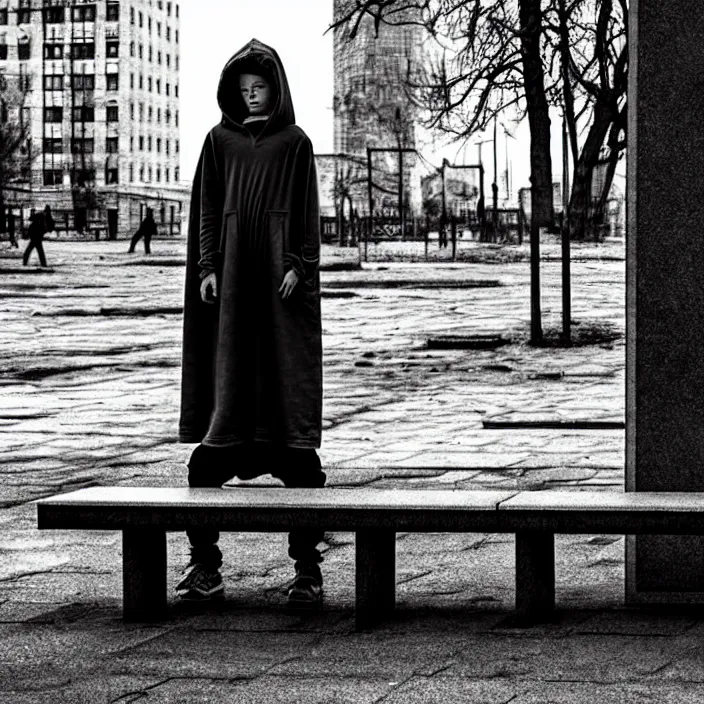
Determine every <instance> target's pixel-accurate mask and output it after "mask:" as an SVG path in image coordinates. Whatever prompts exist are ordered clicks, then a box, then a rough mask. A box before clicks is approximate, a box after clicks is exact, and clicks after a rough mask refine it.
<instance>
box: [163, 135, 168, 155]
mask: <svg viewBox="0 0 704 704" xmlns="http://www.w3.org/2000/svg"><path fill="white" fill-rule="evenodd" d="M164 147H165V148H166V156H168V155H169V140H168V139H167V140H165V143H164Z"/></svg>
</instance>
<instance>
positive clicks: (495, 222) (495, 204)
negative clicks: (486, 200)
mask: <svg viewBox="0 0 704 704" xmlns="http://www.w3.org/2000/svg"><path fill="white" fill-rule="evenodd" d="M496 123H497V117H496V115H494V183H492V184H491V191H492V195H493V208H494V212H493V214H492V216H493V217H492V221H493V228H494V242H496V239H497V236H498V232H499V184H498V183H497V182H496V179H497V176H498V174H497V172H498V167H497V164H496V160H497V156H496V146H497V145H496Z"/></svg>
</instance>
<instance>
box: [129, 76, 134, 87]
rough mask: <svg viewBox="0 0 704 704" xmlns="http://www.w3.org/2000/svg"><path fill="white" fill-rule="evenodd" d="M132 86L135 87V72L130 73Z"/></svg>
mask: <svg viewBox="0 0 704 704" xmlns="http://www.w3.org/2000/svg"><path fill="white" fill-rule="evenodd" d="M130 88H134V73H130Z"/></svg>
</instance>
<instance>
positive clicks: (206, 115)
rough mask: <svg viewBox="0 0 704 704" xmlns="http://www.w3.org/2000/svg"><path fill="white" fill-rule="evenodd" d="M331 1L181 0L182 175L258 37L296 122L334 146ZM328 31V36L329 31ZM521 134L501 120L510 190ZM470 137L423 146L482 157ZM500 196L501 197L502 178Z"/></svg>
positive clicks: (487, 161) (517, 182)
mask: <svg viewBox="0 0 704 704" xmlns="http://www.w3.org/2000/svg"><path fill="white" fill-rule="evenodd" d="M332 3H333V0H182V2H181V33H180V34H181V79H180V95H181V98H180V112H181V178H182V180H183V181H185V182H188V181H190V180H191V179H192V178H193V172H194V170H195V166H196V162H197V159H198V155H199V153H200V148H201V145H202V144H203V139H204V138H205V135H206V134H207V132H208V131H209V130H210V129H211V128H212V127H213V126H214V125H215V124H216V123H217V122H218V121H219V120H220V110H219V108H218V105H217V100H216V91H217V84H218V79H219V77H220V72H221V71H222V68H223V66H224V65H225V63H226V62H227V60H228V59H229V58H230V57H231V56H232V55H233V54H234V53H235V52H236V51H237V50H239V49H240V48H241V47H242V46H243V45H244V44H246V43H247V42H248V41H249V40H250V39H252V38H253V37H256V38H257V39H259V40H261V41H263V42H264V43H266V44H269V45H270V46H272V47H274V49H276V51H277V52H278V53H279V56H280V57H281V60H282V61H283V64H284V67H285V69H286V74H287V76H288V80H289V84H290V87H291V93H292V96H293V104H294V108H295V110H296V122H297V123H298V124H299V125H300V126H301V127H302V128H303V130H305V132H306V133H307V134H308V136H309V137H310V139H311V141H312V142H313V148H314V151H315V152H316V153H318V154H323V153H330V152H332V151H333V114H332V97H333V56H332V33H331V32H330V33H328V34H326V35H324V32H325V30H326V29H327V27H328V26H329V24H330V22H331V21H332ZM323 35H324V36H323ZM515 135H516V137H517V139H515V140H506V139H505V138H504V136H503V131H502V130H501V128H500V127H499V138H498V140H497V142H498V168H499V174H501V172H502V171H503V170H504V169H505V161H506V156H505V155H506V152H505V144H506V143H508V147H509V150H510V151H509V160H510V162H511V171H512V192H513V194H514V197H515V193H516V192H517V190H518V188H520V187H522V186H528V185H529V180H528V177H529V173H530V168H529V144H530V139H529V131H528V125H527V121H524V123H523V124H521V125H520V126H519V127H518V129H517V130H516V131H515ZM491 136H492V134H491V131H490V133H489V134H487V135H486V136H484V137H479V136H478V137H476V138H475V139H472V141H471V143H470V144H471V146H469V147H468V148H467V150H466V153H464V154H463V152H462V150H461V149H460V151H459V154H458V149H459V145H455V146H448V147H446V148H444V149H442V150H441V151H439V152H438V153H435V154H433V153H424V156H425V158H426V159H427V160H429V161H430V162H432V163H433V164H435V165H438V166H439V165H440V163H441V160H442V157H443V156H446V157H447V158H448V159H449V160H450V161H451V162H455V163H463V158H466V162H464V163H477V147H476V146H474V143H475V142H476V141H478V140H479V139H491ZM561 146H562V145H561V123H560V117H559V114H557V113H555V114H554V115H553V121H552V155H553V180H554V181H559V180H560V178H561V176H560V175H561V173H562V149H561ZM482 159H483V161H484V166H485V168H486V186H487V194H490V193H491V190H490V186H489V184H490V183H491V181H492V179H493V163H492V162H493V157H492V144H491V143H488V144H484V145H483V147H482ZM499 184H500V196H503V186H502V183H501V180H499Z"/></svg>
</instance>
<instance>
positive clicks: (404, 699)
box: [384, 677, 529, 704]
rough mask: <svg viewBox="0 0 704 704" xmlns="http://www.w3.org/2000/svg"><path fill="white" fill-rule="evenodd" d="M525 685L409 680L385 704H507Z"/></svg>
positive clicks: (459, 678)
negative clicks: (460, 702) (463, 702)
mask: <svg viewBox="0 0 704 704" xmlns="http://www.w3.org/2000/svg"><path fill="white" fill-rule="evenodd" d="M528 688H529V685H528V684H526V683H524V682H506V681H502V680H475V679H469V678H463V677H411V678H410V679H409V680H407V681H406V682H404V683H403V684H402V685H401V686H399V687H396V688H394V689H393V691H392V692H391V693H390V694H388V695H387V696H386V697H385V699H384V702H385V704H386V703H388V704H415V703H418V704H420V703H421V702H422V704H433V703H437V704H447V702H453V701H454V702H457V701H465V702H472V704H507V703H508V702H513V701H515V697H516V696H517V695H518V694H521V693H523V692H525V691H526V690H527V689H528Z"/></svg>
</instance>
